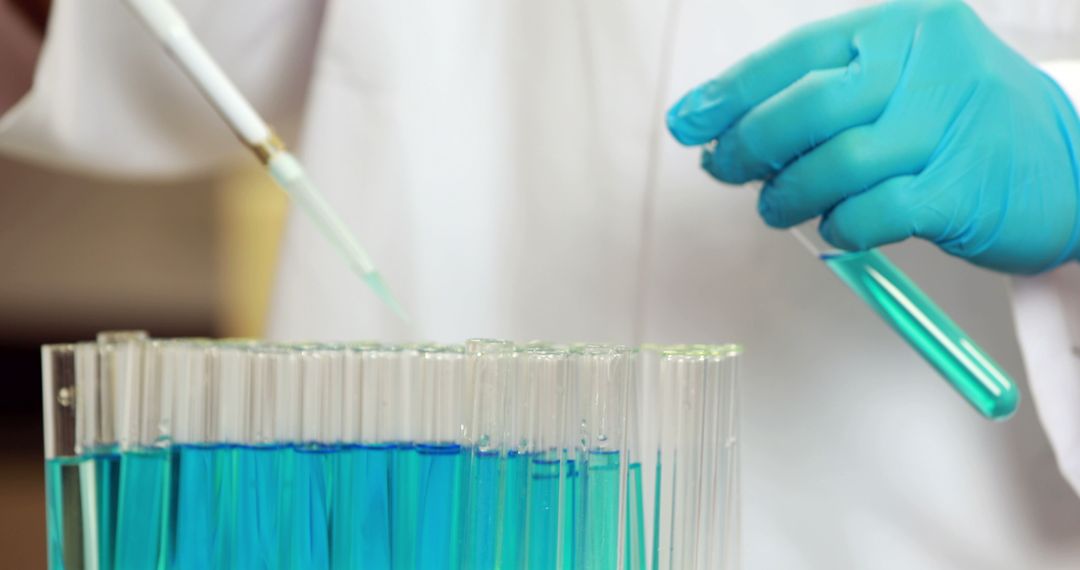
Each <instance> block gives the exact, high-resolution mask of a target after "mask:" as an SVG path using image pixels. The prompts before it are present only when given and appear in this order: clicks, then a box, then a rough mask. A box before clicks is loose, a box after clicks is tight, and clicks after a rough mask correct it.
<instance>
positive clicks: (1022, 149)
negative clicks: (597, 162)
mask: <svg viewBox="0 0 1080 570" xmlns="http://www.w3.org/2000/svg"><path fill="white" fill-rule="evenodd" d="M667 119H668V127H669V128H670V129H671V132H672V134H674V135H675V138H677V139H678V140H679V141H680V142H682V143H683V144H687V145H699V144H703V143H706V142H708V141H711V140H713V139H716V140H717V143H716V146H715V149H714V150H706V151H705V153H704V155H703V156H702V165H703V167H704V168H705V169H706V170H707V171H709V173H711V174H712V175H713V176H714V177H716V178H718V179H720V180H722V181H724V182H730V183H742V182H747V181H749V180H765V185H764V188H763V190H762V191H761V196H760V200H759V208H758V209H759V211H760V213H761V217H762V218H764V219H765V222H766V223H768V224H769V225H771V226H774V227H781V228H783V227H789V226H792V225H794V224H798V223H800V222H803V221H805V220H808V219H810V218H814V217H816V216H823V218H822V221H821V228H820V231H821V234H822V237H824V238H825V239H826V240H827V241H829V242H830V243H832V244H833V245H835V246H837V247H840V248H843V249H849V250H863V249H868V248H871V247H875V246H878V245H882V244H886V243H891V242H895V241H899V240H902V239H905V238H907V237H909V236H918V237H922V238H925V239H927V240H930V241H932V242H934V243H936V244H937V245H938V246H940V247H941V248H942V249H944V250H945V251H947V252H949V253H952V254H954V255H957V256H960V257H963V258H966V259H968V260H970V261H972V262H974V263H976V264H979V265H983V266H986V267H990V268H993V269H998V270H1002V271H1009V272H1014V273H1035V272H1038V271H1041V270H1045V269H1049V268H1051V267H1054V266H1057V265H1059V264H1061V263H1063V262H1065V261H1067V260H1075V259H1077V254H1078V249H1080V248H1078V246H1077V242H1078V237H1080V223H1078V219H1077V216H1078V210H1080V207H1078V196H1077V193H1078V187H1080V186H1078V172H1077V169H1078V160H1077V157H1078V149H1077V148H1076V147H1077V142H1078V141H1080V122H1078V120H1077V117H1076V113H1075V112H1074V111H1073V108H1072V106H1071V104H1070V103H1069V101H1068V99H1067V98H1066V96H1065V94H1064V93H1062V91H1061V89H1060V88H1059V87H1058V86H1057V84H1056V83H1054V82H1053V80H1051V79H1050V78H1049V77H1047V76H1046V75H1044V74H1043V73H1042V72H1040V71H1039V70H1038V69H1036V68H1035V67H1033V66H1032V65H1031V64H1030V63H1028V62H1027V61H1026V60H1025V59H1024V58H1023V57H1021V56H1020V55H1018V54H1017V53H1016V52H1014V51H1012V50H1011V49H1010V48H1009V47H1008V46H1006V45H1005V44H1004V43H1002V41H1001V40H999V39H998V38H997V37H996V36H994V34H993V33H991V32H990V30H988V29H987V28H986V26H985V25H984V24H983V23H982V22H981V21H980V20H979V19H978V17H977V16H976V15H975V14H974V12H972V11H971V9H970V8H968V7H967V6H966V5H965V4H963V3H962V2H958V1H947V0H926V1H899V2H891V3H888V4H882V5H878V6H874V7H871V8H868V9H864V10H860V11H856V12H852V13H850V14H846V15H843V16H840V17H837V18H834V19H831V20H826V21H823V22H818V23H815V24H812V25H810V26H807V27H805V28H802V29H799V30H797V31H795V32H794V33H792V34H790V35H788V36H787V37H785V38H783V39H781V40H780V41H778V42H777V43H775V44H773V45H771V46H769V47H767V48H765V49H763V50H761V51H759V52H757V53H755V54H753V55H751V56H750V57H748V58H747V59H745V60H743V61H742V62H740V63H738V64H737V65H735V66H734V67H732V68H731V69H729V70H728V71H726V72H724V73H723V74H722V75H720V76H719V77H717V78H716V79H713V80H712V81H709V82H708V83H706V84H704V85H702V86H700V87H698V88H696V89H694V90H693V91H691V92H690V93H689V94H687V95H686V96H685V97H683V98H682V100H680V101H679V102H678V103H677V104H676V105H675V106H674V107H673V108H672V109H671V111H670V112H669V113H668V117H667Z"/></svg>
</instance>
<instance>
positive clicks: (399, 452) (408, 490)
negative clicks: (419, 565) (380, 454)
mask: <svg viewBox="0 0 1080 570" xmlns="http://www.w3.org/2000/svg"><path fill="white" fill-rule="evenodd" d="M392 455H393V465H392V467H391V477H392V478H393V479H392V485H391V491H392V492H391V498H390V537H391V547H390V548H391V552H393V557H392V558H391V561H392V562H393V568H394V570H413V569H414V568H416V548H417V545H416V539H417V536H416V530H415V529H416V516H417V509H418V508H419V505H418V503H419V500H420V469H419V459H420V458H419V457H418V455H417V452H416V449H415V448H414V446H413V445H412V444H409V443H402V444H398V445H396V446H394V448H393V452H392Z"/></svg>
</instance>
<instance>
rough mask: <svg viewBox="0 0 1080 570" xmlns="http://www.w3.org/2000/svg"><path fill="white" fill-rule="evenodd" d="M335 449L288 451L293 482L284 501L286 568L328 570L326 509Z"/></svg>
mask: <svg viewBox="0 0 1080 570" xmlns="http://www.w3.org/2000/svg"><path fill="white" fill-rule="evenodd" d="M337 449H338V448H336V447H331V446H320V445H305V446H300V447H295V448H292V449H291V450H290V454H291V456H292V475H293V480H292V485H291V489H290V491H291V496H289V497H287V500H288V503H289V504H288V506H287V509H288V513H289V514H288V515H287V521H286V527H287V529H286V537H287V540H286V544H285V547H286V548H285V553H284V560H285V561H287V562H288V564H287V565H286V566H285V567H286V568H304V569H309V570H321V569H325V568H330V505H331V501H332V497H331V491H332V489H333V473H334V468H335V459H336V457H335V456H336V453H335V451H336V450H337Z"/></svg>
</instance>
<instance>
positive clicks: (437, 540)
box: [413, 444, 509, 570]
mask: <svg viewBox="0 0 1080 570" xmlns="http://www.w3.org/2000/svg"><path fill="white" fill-rule="evenodd" d="M415 453H416V455H417V462H416V467H417V474H418V477H417V482H418V483H419V487H418V489H417V490H418V495H417V506H418V509H417V516H416V526H415V527H414V528H415V530H414V531H413V532H415V537H416V544H418V545H419V547H418V548H417V549H416V568H417V569H418V570H419V569H431V570H451V569H456V568H458V564H457V560H458V556H459V553H458V543H459V536H458V517H457V512H458V511H459V509H460V507H461V493H460V488H461V471H462V469H461V466H462V454H461V446H460V445H457V444H431V445H423V444H421V445H417V446H416V448H415ZM508 568H509V567H508Z"/></svg>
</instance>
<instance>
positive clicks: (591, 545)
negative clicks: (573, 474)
mask: <svg viewBox="0 0 1080 570" xmlns="http://www.w3.org/2000/svg"><path fill="white" fill-rule="evenodd" d="M582 482H583V483H584V488H585V492H584V493H583V495H584V501H582V502H581V506H582V507H583V509H582V510H583V516H584V519H583V520H582V521H581V523H582V524H584V525H585V536H584V539H585V540H584V543H583V544H582V545H580V546H582V547H583V550H582V556H583V558H582V560H583V562H584V567H585V568H587V569H590V570H591V569H596V570H606V569H609V568H610V569H614V568H616V566H617V564H618V554H619V549H618V540H619V532H618V531H619V453H618V452H617V451H593V452H590V453H589V456H588V463H587V466H586V470H585V476H584V477H582Z"/></svg>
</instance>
